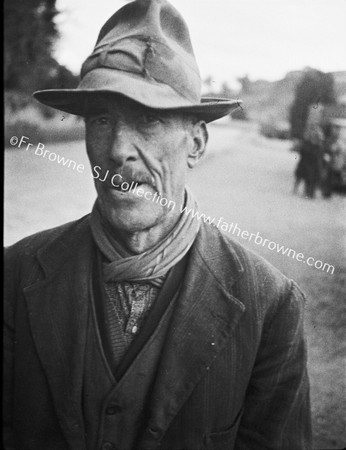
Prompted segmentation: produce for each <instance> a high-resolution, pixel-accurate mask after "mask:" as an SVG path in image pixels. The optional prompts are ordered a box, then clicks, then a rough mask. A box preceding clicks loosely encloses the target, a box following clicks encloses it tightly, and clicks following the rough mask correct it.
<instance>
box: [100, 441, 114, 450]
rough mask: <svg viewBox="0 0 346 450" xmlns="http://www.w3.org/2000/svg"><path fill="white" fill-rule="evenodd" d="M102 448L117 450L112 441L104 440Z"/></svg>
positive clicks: (103, 449) (104, 449) (102, 449)
mask: <svg viewBox="0 0 346 450" xmlns="http://www.w3.org/2000/svg"><path fill="white" fill-rule="evenodd" d="M101 450H116V447H115V445H114V444H112V443H111V442H104V443H103V444H102V447H101Z"/></svg>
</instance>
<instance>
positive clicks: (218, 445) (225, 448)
mask: <svg viewBox="0 0 346 450" xmlns="http://www.w3.org/2000/svg"><path fill="white" fill-rule="evenodd" d="M242 414H243V408H242V409H241V410H240V411H239V414H238V415H237V417H236V419H235V421H234V422H233V423H232V425H231V426H230V427H229V428H226V429H225V430H221V431H217V432H211V433H209V434H208V435H206V448H207V450H233V448H234V444H235V440H236V437H237V433H238V428H239V423H240V419H241V416H242Z"/></svg>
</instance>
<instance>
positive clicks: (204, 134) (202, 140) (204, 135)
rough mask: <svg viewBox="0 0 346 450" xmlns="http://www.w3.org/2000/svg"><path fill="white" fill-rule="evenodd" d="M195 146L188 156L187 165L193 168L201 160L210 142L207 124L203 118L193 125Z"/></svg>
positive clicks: (192, 131)
mask: <svg viewBox="0 0 346 450" xmlns="http://www.w3.org/2000/svg"><path fill="white" fill-rule="evenodd" d="M191 133H192V139H193V146H192V148H191V149H190V151H189V153H188V156H187V165H188V166H189V168H190V169H192V168H193V167H194V166H195V165H196V164H197V163H198V161H199V160H200V158H201V157H202V155H203V154H204V152H205V149H206V147H207V142H208V137H209V135H208V130H207V125H206V123H205V122H204V121H203V120H200V121H198V122H196V123H195V124H193V126H192V130H191Z"/></svg>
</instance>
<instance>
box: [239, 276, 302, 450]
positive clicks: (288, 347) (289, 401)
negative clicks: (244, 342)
mask: <svg viewBox="0 0 346 450" xmlns="http://www.w3.org/2000/svg"><path fill="white" fill-rule="evenodd" d="M286 292H287V291H286ZM304 300H305V299H304V295H303V294H302V292H301V291H300V289H299V288H298V286H297V285H296V284H295V283H294V282H290V288H289V289H288V292H287V293H286V294H285V295H283V296H282V298H281V299H280V301H279V303H278V306H277V308H276V311H275V313H274V315H273V316H272V318H271V319H270V321H269V323H267V324H265V325H264V329H263V333H262V339H261V344H260V347H259V350H258V354H257V358H256V362H255V366H254V369H253V373H252V376H251V379H250V383H249V385H248V389H247V393H246V398H245V404H244V413H243V416H242V419H241V423H240V427H239V430H238V435H237V440H236V445H235V449H236V450H253V449H256V450H260V449H263V450H264V449H266V450H269V449H273V450H292V449H295V450H298V449H299V450H307V449H310V448H311V419H310V400H309V381H308V376H307V368H306V363H307V354H306V343H305V339H304V329H303V312H304Z"/></svg>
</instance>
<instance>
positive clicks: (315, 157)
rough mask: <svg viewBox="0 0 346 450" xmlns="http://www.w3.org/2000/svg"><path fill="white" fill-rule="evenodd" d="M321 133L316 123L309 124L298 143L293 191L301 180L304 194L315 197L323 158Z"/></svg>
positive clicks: (296, 189)
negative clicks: (297, 159) (298, 158)
mask: <svg viewBox="0 0 346 450" xmlns="http://www.w3.org/2000/svg"><path fill="white" fill-rule="evenodd" d="M322 144H323V133H322V130H321V128H320V127H319V126H318V125H317V124H311V125H309V127H308V128H307V130H306V131H305V133H304V137H303V140H302V141H301V142H300V144H299V145H298V148H297V149H298V151H299V153H300V160H299V161H298V164H297V168H296V170H295V173H294V175H295V182H294V189H293V191H294V192H295V193H296V192H297V191H298V187H299V184H300V182H301V181H304V184H305V196H306V197H308V198H314V197H315V191H316V188H317V186H318V185H319V184H320V182H321V174H322V158H323V145H322Z"/></svg>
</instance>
